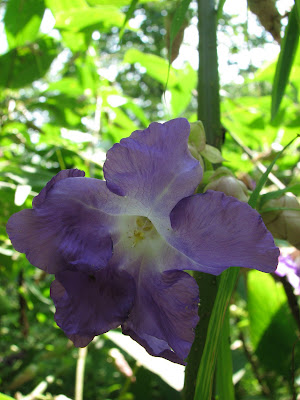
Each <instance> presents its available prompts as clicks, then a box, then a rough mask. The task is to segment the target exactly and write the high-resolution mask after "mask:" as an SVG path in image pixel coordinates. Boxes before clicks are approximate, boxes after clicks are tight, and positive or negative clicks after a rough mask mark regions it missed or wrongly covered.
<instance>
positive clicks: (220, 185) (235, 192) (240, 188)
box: [205, 176, 249, 203]
mask: <svg viewBox="0 0 300 400" xmlns="http://www.w3.org/2000/svg"><path fill="white" fill-rule="evenodd" d="M209 189H210V190H215V191H217V192H223V193H225V194H227V196H233V197H235V198H237V199H238V200H240V201H244V202H245V203H247V201H248V198H249V195H248V190H247V187H246V185H245V184H244V183H243V182H242V181H239V180H238V179H236V178H235V177H234V176H222V177H221V178H219V179H216V180H215V181H213V182H211V183H209V184H208V185H207V186H206V188H205V190H209Z"/></svg>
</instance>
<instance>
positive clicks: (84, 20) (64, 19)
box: [55, 6, 124, 32]
mask: <svg viewBox="0 0 300 400" xmlns="http://www.w3.org/2000/svg"><path fill="white" fill-rule="evenodd" d="M55 19H56V24H55V27H56V28H59V29H65V30H70V31H74V32H78V31H80V30H82V29H84V28H86V27H88V26H91V25H96V24H100V23H101V24H103V25H104V26H105V27H108V26H122V23H123V21H124V14H123V13H122V12H121V11H119V10H118V9H117V8H116V7H111V6H106V7H96V8H92V7H89V8H82V9H71V10H64V11H60V12H58V13H57V14H56V15H55Z"/></svg>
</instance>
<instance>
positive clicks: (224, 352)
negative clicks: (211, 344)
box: [216, 309, 234, 400]
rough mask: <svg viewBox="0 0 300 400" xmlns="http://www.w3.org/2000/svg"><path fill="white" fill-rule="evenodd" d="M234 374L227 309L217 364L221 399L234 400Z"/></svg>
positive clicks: (217, 390)
mask: <svg viewBox="0 0 300 400" xmlns="http://www.w3.org/2000/svg"><path fill="white" fill-rule="evenodd" d="M232 375H233V369H232V355H231V349H230V324H229V310H228V309H227V312H226V315H225V320H224V324H223V329H222V331H221V337H220V343H219V351H218V358H217V366H216V392H217V395H218V396H219V398H220V399H226V400H234V387H233V382H232Z"/></svg>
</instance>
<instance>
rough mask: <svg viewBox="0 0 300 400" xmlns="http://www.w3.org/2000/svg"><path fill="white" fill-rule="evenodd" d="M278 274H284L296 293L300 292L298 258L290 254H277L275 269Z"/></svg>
mask: <svg viewBox="0 0 300 400" xmlns="http://www.w3.org/2000/svg"><path fill="white" fill-rule="evenodd" d="M275 274H276V275H278V276H281V277H283V276H286V278H287V280H288V281H289V283H290V284H291V285H292V286H293V288H294V292H295V294H296V295H299V294H300V259H299V257H298V258H297V257H296V258H295V259H294V258H293V257H292V256H291V255H290V254H287V255H283V254H280V256H279V263H278V267H277V269H276V271H275Z"/></svg>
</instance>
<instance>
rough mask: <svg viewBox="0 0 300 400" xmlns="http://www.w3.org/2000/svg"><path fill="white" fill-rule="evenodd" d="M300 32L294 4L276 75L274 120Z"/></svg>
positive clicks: (273, 97) (273, 94)
mask: <svg viewBox="0 0 300 400" xmlns="http://www.w3.org/2000/svg"><path fill="white" fill-rule="evenodd" d="M299 32H300V30H299V24H298V22H297V15H296V7H295V6H294V7H293V9H292V11H291V13H290V15H289V22H288V25H287V27H286V29H285V33H284V38H283V40H282V44H281V50H280V54H279V57H278V61H277V66H276V72H275V76H274V83H273V90H272V107H271V118H272V120H273V119H274V118H275V117H276V115H277V112H278V110H279V106H280V103H281V100H282V97H283V94H284V91H285V88H286V85H287V83H288V80H289V75H290V72H291V68H292V65H293V61H294V57H295V54H296V50H297V47H298V42H299Z"/></svg>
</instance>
